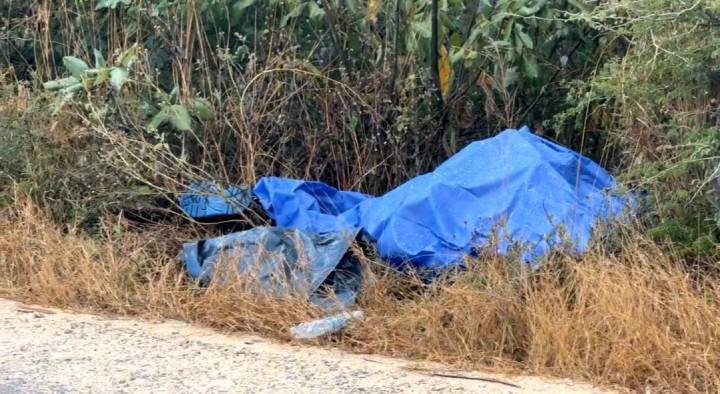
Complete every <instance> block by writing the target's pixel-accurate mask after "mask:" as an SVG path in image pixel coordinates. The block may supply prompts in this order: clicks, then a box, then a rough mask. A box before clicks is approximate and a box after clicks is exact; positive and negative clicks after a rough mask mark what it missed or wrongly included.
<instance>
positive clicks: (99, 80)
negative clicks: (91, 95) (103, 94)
mask: <svg viewBox="0 0 720 394" xmlns="http://www.w3.org/2000/svg"><path fill="white" fill-rule="evenodd" d="M110 73H111V70H109V69H107V68H104V69H102V70H100V72H98V73H97V76H96V77H95V84H94V85H93V86H99V85H102V84H103V83H105V82H106V81H107V80H108V79H110Z"/></svg>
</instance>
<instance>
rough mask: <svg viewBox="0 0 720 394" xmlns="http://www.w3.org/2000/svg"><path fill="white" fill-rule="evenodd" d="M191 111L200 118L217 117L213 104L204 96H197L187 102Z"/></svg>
mask: <svg viewBox="0 0 720 394" xmlns="http://www.w3.org/2000/svg"><path fill="white" fill-rule="evenodd" d="M187 105H188V109H189V110H190V113H191V114H192V115H193V116H195V117H196V118H198V119H200V120H210V119H212V118H214V117H215V112H214V111H213V109H212V104H210V102H209V101H207V100H206V99H204V98H201V97H196V98H193V99H190V100H189V101H188V103H187Z"/></svg>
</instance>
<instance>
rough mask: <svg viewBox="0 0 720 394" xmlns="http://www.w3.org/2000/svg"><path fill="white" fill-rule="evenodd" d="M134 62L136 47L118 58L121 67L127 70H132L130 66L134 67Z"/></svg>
mask: <svg viewBox="0 0 720 394" xmlns="http://www.w3.org/2000/svg"><path fill="white" fill-rule="evenodd" d="M134 61H135V47H134V46H132V47H130V48H128V49H127V50H126V51H125V52H123V53H122V54H121V55H120V57H118V63H119V65H120V66H123V67H125V68H130V66H132V64H133V62H134Z"/></svg>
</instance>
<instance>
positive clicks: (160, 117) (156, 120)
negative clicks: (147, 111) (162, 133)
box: [147, 107, 168, 130]
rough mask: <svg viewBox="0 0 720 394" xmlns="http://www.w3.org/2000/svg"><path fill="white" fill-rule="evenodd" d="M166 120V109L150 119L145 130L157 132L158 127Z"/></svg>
mask: <svg viewBox="0 0 720 394" xmlns="http://www.w3.org/2000/svg"><path fill="white" fill-rule="evenodd" d="M167 119H168V108H167V107H166V108H163V109H161V110H160V111H158V113H156V114H155V116H153V117H152V119H150V122H148V124H147V128H148V129H150V130H157V128H158V127H160V125H161V124H163V123H165V121H166V120H167Z"/></svg>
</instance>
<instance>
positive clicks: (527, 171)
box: [253, 127, 625, 269]
mask: <svg viewBox="0 0 720 394" xmlns="http://www.w3.org/2000/svg"><path fill="white" fill-rule="evenodd" d="M615 186H616V185H615V181H614V179H613V178H612V176H610V175H609V174H608V173H607V172H606V171H605V170H604V169H603V168H602V167H600V166H599V165H598V164H596V163H595V162H593V161H592V160H590V159H588V158H586V157H583V156H582V155H580V154H578V153H577V152H574V151H572V150H570V149H567V148H564V147H562V146H560V145H557V144H555V143H553V142H550V141H548V140H546V139H543V138H541V137H539V136H536V135H534V134H532V133H531V132H530V131H529V130H528V129H527V128H525V127H524V128H522V129H520V130H512V129H509V130H505V131H503V132H502V133H500V134H498V135H497V136H495V137H493V138H488V139H485V140H482V141H477V142H474V143H472V144H470V145H468V146H467V147H466V148H464V149H463V150H461V151H460V152H458V153H457V154H455V155H454V156H452V157H451V158H450V159H448V160H447V161H445V162H444V163H443V164H441V165H440V166H439V167H438V168H437V169H435V170H434V171H432V172H430V173H427V174H424V175H420V176H418V177H415V178H413V179H411V180H409V181H408V182H406V183H404V184H402V185H400V186H399V187H397V188H395V189H394V190H392V191H390V192H388V193H386V194H385V195H383V196H380V197H369V196H365V195H362V194H359V193H356V192H344V191H338V190H337V189H335V188H332V187H330V186H328V185H325V184H323V183H320V182H311V181H298V180H293V179H285V178H276V177H267V178H262V179H261V180H260V181H259V182H258V183H257V185H256V186H255V188H254V190H253V191H254V193H255V195H256V197H257V198H258V199H259V200H260V203H261V204H262V206H263V208H264V209H265V211H266V212H267V213H268V214H269V215H270V217H271V218H273V219H274V220H275V222H276V224H277V225H278V226H280V227H283V228H296V229H300V230H303V231H309V232H325V231H336V230H340V229H349V228H354V229H360V230H361V231H362V232H363V233H364V234H365V235H367V236H368V237H369V238H370V239H371V240H372V241H374V242H375V243H376V245H377V251H378V253H379V254H380V256H381V257H383V258H384V259H386V260H387V261H389V262H391V263H394V264H397V265H400V264H403V263H404V262H410V263H411V264H412V265H414V266H416V267H419V268H430V269H437V268H441V267H444V266H447V265H448V264H452V263H455V262H457V261H459V260H460V259H461V258H462V256H463V255H465V254H468V253H472V252H473V250H474V248H475V247H478V246H480V247H481V246H484V245H485V244H487V242H488V241H489V239H490V237H492V236H493V234H499V235H501V238H500V239H501V242H500V243H499V251H500V252H501V253H504V252H507V249H508V248H509V247H510V246H511V245H515V244H517V245H521V246H522V247H524V248H526V250H527V251H526V253H525V254H524V256H525V258H526V259H527V260H528V261H531V262H535V261H537V259H538V258H539V257H540V256H542V255H544V254H545V253H547V252H548V251H549V250H550V249H551V248H552V247H553V246H555V245H558V244H560V243H563V244H567V243H570V244H573V245H574V246H575V248H576V250H577V251H578V252H582V251H584V250H585V248H586V247H587V244H588V241H589V240H590V237H591V235H592V229H593V227H594V225H595V224H596V222H597V221H598V220H601V219H608V218H610V217H612V216H614V215H618V214H620V213H621V212H622V210H623V206H624V201H625V198H624V197H622V196H617V195H612V194H611V193H612V192H613V189H614V188H615Z"/></svg>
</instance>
